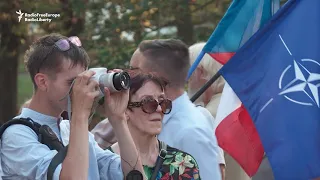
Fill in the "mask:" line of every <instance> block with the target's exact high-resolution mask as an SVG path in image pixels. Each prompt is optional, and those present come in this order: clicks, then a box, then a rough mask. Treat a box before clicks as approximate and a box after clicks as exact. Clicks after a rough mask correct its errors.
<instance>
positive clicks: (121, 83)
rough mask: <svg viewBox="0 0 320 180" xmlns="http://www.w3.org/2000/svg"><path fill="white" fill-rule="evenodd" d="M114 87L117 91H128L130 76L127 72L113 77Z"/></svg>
mask: <svg viewBox="0 0 320 180" xmlns="http://www.w3.org/2000/svg"><path fill="white" fill-rule="evenodd" d="M113 86H114V88H115V89H116V90H118V91H121V90H126V89H129V87H130V76H129V74H128V73H127V72H121V73H116V74H115V75H114V76H113Z"/></svg>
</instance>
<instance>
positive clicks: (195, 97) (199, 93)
mask: <svg viewBox="0 0 320 180" xmlns="http://www.w3.org/2000/svg"><path fill="white" fill-rule="evenodd" d="M220 76H221V74H220V73H219V71H218V72H217V73H216V74H215V75H214V76H213V77H212V78H211V79H210V80H209V81H208V82H206V84H204V85H203V86H202V87H201V89H200V90H199V91H198V92H197V93H196V94H194V95H193V96H192V97H191V99H190V100H191V102H194V101H195V100H197V99H198V98H199V97H200V96H201V94H202V93H204V92H205V91H206V90H207V89H208V88H209V87H210V86H211V85H212V84H213V83H214V82H215V81H216V80H217V79H218V78H219V77H220Z"/></svg>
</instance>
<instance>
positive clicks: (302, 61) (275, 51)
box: [219, 0, 320, 180]
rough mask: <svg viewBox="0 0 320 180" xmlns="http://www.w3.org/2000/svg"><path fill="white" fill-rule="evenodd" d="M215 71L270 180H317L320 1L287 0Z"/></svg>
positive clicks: (319, 174) (319, 163) (319, 166)
mask: <svg viewBox="0 0 320 180" xmlns="http://www.w3.org/2000/svg"><path fill="white" fill-rule="evenodd" d="M219 72H220V73H221V74H222V76H223V77H224V78H225V79H226V81H227V82H228V83H229V84H230V86H231V87H232V89H233V90H234V92H235V93H236V94H237V96H238V97H239V98H240V100H241V101H242V103H243V104H244V106H245V107H246V109H247V110H248V112H249V114H250V116H251V118H252V120H253V121H254V124H255V126H256V129H257V131H258V134H259V136H260V138H261V141H262V144H263V147H264V150H265V152H266V154H267V156H268V158H269V161H270V164H271V166H272V170H273V173H274V177H275V179H279V180H293V179H294V180H307V179H313V178H317V177H320V102H319V86H320V1H319V0H289V1H288V2H287V3H286V4H285V6H283V7H282V8H281V9H280V10H279V11H278V12H277V13H276V14H275V15H274V17H273V18H272V19H271V21H269V22H268V23H267V24H266V26H264V28H262V29H260V30H259V31H258V32H257V33H256V34H255V35H254V36H252V38H250V39H249V41H247V43H246V44H244V45H243V46H242V48H240V49H239V50H238V51H237V52H236V54H235V55H234V56H233V57H232V58H231V59H230V61H229V62H228V63H226V64H225V65H224V66H223V67H222V69H221V70H220V71H219Z"/></svg>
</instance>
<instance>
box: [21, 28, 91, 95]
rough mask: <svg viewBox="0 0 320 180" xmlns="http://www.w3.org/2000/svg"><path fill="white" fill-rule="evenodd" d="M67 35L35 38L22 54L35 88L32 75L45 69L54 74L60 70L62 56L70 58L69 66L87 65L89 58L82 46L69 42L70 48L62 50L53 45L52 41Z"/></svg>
mask: <svg viewBox="0 0 320 180" xmlns="http://www.w3.org/2000/svg"><path fill="white" fill-rule="evenodd" d="M60 39H67V37H65V36H62V35H60V34H49V35H46V36H43V37H41V38H39V39H38V40H36V41H35V42H34V43H33V44H32V45H31V46H30V48H29V49H28V50H27V51H26V53H25V56H24V62H25V66H26V68H27V70H28V72H29V74H30V77H31V79H32V82H33V85H34V87H35V89H36V88H37V85H36V83H35V81H34V76H35V75H36V74H37V73H38V71H40V70H46V71H48V72H51V74H52V75H53V77H54V75H55V74H56V73H58V72H59V71H60V70H61V64H62V60H63V59H64V58H66V59H70V60H71V67H73V66H75V65H81V66H83V67H85V68H87V67H88V65H89V62H90V58H89V56H88V54H87V53H86V51H85V50H84V49H83V48H82V47H77V46H76V45H74V44H73V43H70V46H71V47H70V49H69V50H68V51H65V52H62V51H60V50H59V49H58V48H56V47H55V46H54V43H55V42H57V41H58V40H60Z"/></svg>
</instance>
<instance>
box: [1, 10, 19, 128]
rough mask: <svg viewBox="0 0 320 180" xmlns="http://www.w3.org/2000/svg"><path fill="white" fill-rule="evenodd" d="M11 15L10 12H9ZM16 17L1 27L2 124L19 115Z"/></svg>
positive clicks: (6, 20) (9, 19) (3, 23)
mask: <svg viewBox="0 0 320 180" xmlns="http://www.w3.org/2000/svg"><path fill="white" fill-rule="evenodd" d="M7 13H8V14H10V13H9V12H7ZM16 18H17V17H16V16H13V17H12V18H10V17H9V18H7V19H1V26H0V33H1V34H0V94H1V95H0V97H1V98H0V123H1V124H2V123H4V122H6V121H8V120H10V119H12V118H13V117H14V116H15V115H16V114H17V71H18V56H19V47H20V37H18V36H17V35H16V34H14V33H13V31H14V28H13V27H14V26H18V21H17V19H16Z"/></svg>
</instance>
